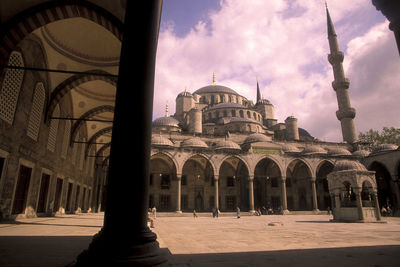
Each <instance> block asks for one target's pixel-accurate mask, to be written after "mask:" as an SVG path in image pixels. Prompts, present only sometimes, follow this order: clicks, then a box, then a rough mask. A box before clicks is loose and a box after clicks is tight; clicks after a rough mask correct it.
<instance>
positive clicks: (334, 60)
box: [328, 51, 344, 65]
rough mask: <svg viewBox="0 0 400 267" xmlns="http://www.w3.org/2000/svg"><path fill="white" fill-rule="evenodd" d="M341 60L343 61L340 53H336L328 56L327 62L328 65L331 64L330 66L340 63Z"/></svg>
mask: <svg viewBox="0 0 400 267" xmlns="http://www.w3.org/2000/svg"><path fill="white" fill-rule="evenodd" d="M343 59H344V54H343V52H342V51H336V52H333V53H330V54H329V55H328V61H329V63H331V65H333V64H337V63H342V62H343Z"/></svg>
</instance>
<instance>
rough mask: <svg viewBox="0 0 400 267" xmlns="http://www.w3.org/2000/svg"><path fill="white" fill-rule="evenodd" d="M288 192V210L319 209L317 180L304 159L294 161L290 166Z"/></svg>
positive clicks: (287, 178)
mask: <svg viewBox="0 0 400 267" xmlns="http://www.w3.org/2000/svg"><path fill="white" fill-rule="evenodd" d="M286 191H287V206H288V210H312V209H315V210H316V209H318V207H317V204H316V187H315V179H313V177H312V172H311V169H310V167H309V166H308V164H307V163H306V162H305V161H303V160H302V159H294V160H293V161H291V162H290V163H289V164H288V167H287V169H286Z"/></svg>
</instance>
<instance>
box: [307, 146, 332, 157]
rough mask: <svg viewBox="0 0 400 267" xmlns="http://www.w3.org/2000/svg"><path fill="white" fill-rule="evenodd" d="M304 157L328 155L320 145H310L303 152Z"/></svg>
mask: <svg viewBox="0 0 400 267" xmlns="http://www.w3.org/2000/svg"><path fill="white" fill-rule="evenodd" d="M302 153H303V154H304V155H312V154H326V153H327V151H326V150H325V149H323V148H322V147H320V146H318V145H310V146H306V148H304V150H303V151H302Z"/></svg>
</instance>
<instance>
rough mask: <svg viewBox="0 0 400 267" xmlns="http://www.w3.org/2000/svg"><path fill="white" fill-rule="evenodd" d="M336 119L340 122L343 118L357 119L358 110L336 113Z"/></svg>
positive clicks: (349, 109)
mask: <svg viewBox="0 0 400 267" xmlns="http://www.w3.org/2000/svg"><path fill="white" fill-rule="evenodd" d="M336 117H337V118H338V120H342V119H343V118H347V119H354V118H355V117H356V110H355V109H354V108H351V107H350V108H343V109H339V110H338V111H336Z"/></svg>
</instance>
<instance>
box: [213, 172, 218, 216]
mask: <svg viewBox="0 0 400 267" xmlns="http://www.w3.org/2000/svg"><path fill="white" fill-rule="evenodd" d="M213 179H214V187H215V196H214V206H215V209H216V210H217V211H218V210H219V192H218V181H219V179H218V177H216V176H214V178H213Z"/></svg>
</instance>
